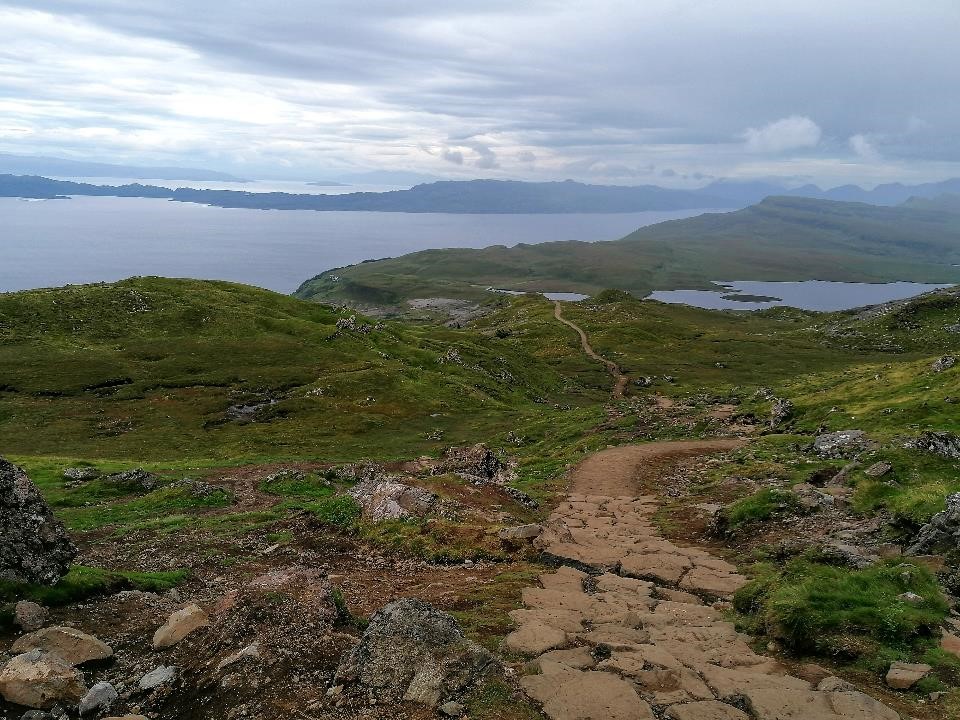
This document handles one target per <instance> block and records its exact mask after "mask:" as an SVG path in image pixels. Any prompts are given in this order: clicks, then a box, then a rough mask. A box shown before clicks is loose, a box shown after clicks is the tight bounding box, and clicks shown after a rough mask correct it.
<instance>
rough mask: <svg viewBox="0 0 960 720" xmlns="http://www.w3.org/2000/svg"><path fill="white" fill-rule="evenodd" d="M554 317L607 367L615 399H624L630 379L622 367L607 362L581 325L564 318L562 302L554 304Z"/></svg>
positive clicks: (590, 353) (586, 350) (590, 354)
mask: <svg viewBox="0 0 960 720" xmlns="http://www.w3.org/2000/svg"><path fill="white" fill-rule="evenodd" d="M553 316H554V317H555V318H556V319H557V320H559V321H560V322H562V323H563V324H564V325H566V326H567V327H569V328H571V329H572V330H574V331H575V332H576V333H577V335H579V336H580V345H581V346H582V347H583V351H584V352H585V353H586V354H587V355H588V356H589V357H591V358H593V359H594V360H596V361H597V362H601V363H603V364H604V365H606V367H607V372H609V373H610V374H611V375H612V376H613V380H614V385H613V397H615V398H620V397H623V391H624V390H626V389H627V382H628V378H627V376H626V375H624V374H623V371H621V370H620V366H619V365H617V364H616V363H615V362H613V361H612V360H607V359H606V358H605V357H603V356H602V355H599V354H598V353H597V352H596V351H595V350H594V349H593V346H591V345H590V339H589V338H588V337H587V333H586V332H584V330H583V328H581V327H580V326H579V325H577V324H575V323H573V322H571V321H569V320H567V319H566V318H565V317H563V308H562V306H561V305H560V301H559V300H556V301H555V302H554V303H553Z"/></svg>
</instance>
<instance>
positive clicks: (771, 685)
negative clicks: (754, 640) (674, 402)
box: [506, 439, 899, 720]
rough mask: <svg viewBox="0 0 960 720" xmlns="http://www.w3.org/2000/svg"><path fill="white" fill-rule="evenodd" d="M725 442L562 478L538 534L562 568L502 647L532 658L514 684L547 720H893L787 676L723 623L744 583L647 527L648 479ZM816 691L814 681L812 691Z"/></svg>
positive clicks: (616, 451)
mask: <svg viewBox="0 0 960 720" xmlns="http://www.w3.org/2000/svg"><path fill="white" fill-rule="evenodd" d="M741 442H742V441H738V440H735V439H723V440H703V441H683V442H662V443H650V444H647V445H634V446H629V447H621V448H611V449H609V450H604V451H602V452H599V453H596V454H594V455H592V456H590V457H589V458H587V459H585V460H584V461H583V462H582V463H581V464H580V465H579V466H578V467H577V468H576V469H575V470H574V471H573V472H572V473H571V494H570V495H569V497H568V499H567V501H566V502H564V503H561V505H560V506H559V507H558V508H557V509H556V510H555V511H554V512H553V514H552V515H551V516H550V519H549V520H548V522H547V523H546V528H547V529H546V530H545V532H544V535H543V536H541V538H540V539H539V542H540V545H541V547H542V549H543V551H544V553H545V554H546V555H547V556H548V557H552V558H553V559H555V560H556V562H558V563H559V564H560V565H561V567H560V569H559V570H558V571H557V572H554V573H550V574H546V575H543V576H541V577H540V586H538V587H530V588H527V589H526V590H524V593H523V601H524V604H525V605H526V608H525V609H523V610H515V611H513V612H512V613H511V617H512V618H513V620H514V621H515V623H516V624H517V630H515V631H514V632H513V633H512V634H511V635H510V636H508V638H507V640H506V646H507V648H508V649H509V650H511V651H513V652H516V653H519V654H522V655H527V656H533V657H534V660H533V661H532V665H533V667H534V669H535V670H537V671H538V673H539V674H536V675H529V676H527V677H524V678H523V679H522V680H521V683H522V685H523V688H524V690H525V691H526V693H527V694H528V695H529V696H530V697H531V698H533V699H534V700H535V701H536V702H538V703H539V704H540V706H541V707H542V708H543V710H544V712H545V713H546V715H547V716H548V717H550V718H553V719H554V720H640V719H643V720H652V719H653V718H664V717H665V718H670V719H671V720H751V719H752V720H801V719H802V720H898V718H899V715H898V714H897V713H896V712H894V711H893V710H891V709H890V708H888V707H886V706H884V705H882V704H881V703H879V702H877V701H876V700H874V699H873V698H871V697H869V696H867V695H865V694H863V693H861V692H858V691H857V690H856V689H855V688H853V687H852V686H850V685H847V684H846V683H844V682H843V681H841V680H839V679H838V678H833V677H826V678H824V677H817V678H805V679H801V678H798V677H794V676H791V675H789V674H787V672H786V669H785V668H784V667H783V666H782V665H780V664H779V663H778V662H777V661H776V660H774V659H772V658H769V657H765V656H763V655H759V654H757V653H755V652H754V651H753V649H752V648H751V647H750V644H749V643H750V640H751V638H749V637H748V636H745V635H742V634H740V633H738V632H737V631H736V630H735V628H734V626H733V625H732V624H731V623H729V622H727V621H725V620H724V618H723V615H722V612H721V608H722V606H719V605H714V604H713V603H714V602H715V601H723V600H725V599H726V598H728V597H729V596H730V595H731V594H732V593H733V592H734V591H736V590H737V589H738V588H739V587H741V586H742V585H743V584H744V583H745V582H746V578H744V577H743V576H741V575H740V574H738V573H737V571H736V568H735V567H734V566H732V565H730V564H729V563H727V562H725V561H724V560H721V559H720V558H718V557H716V556H714V555H712V554H710V553H709V552H707V551H705V550H702V549H699V548H695V547H681V546H678V545H676V544H674V543H672V542H670V541H668V540H666V539H664V538H663V537H662V536H661V535H660V533H659V531H658V530H657V528H656V527H655V525H654V524H653V522H652V516H653V515H654V513H655V512H656V510H657V507H658V498H657V496H656V495H654V494H643V493H644V491H646V492H648V493H649V492H650V490H651V489H655V488H656V487H657V484H658V482H657V481H658V478H659V477H662V476H663V474H664V473H665V472H666V471H668V470H670V469H671V468H672V467H673V466H674V465H675V464H676V463H678V462H680V461H681V460H684V459H688V458H691V457H697V456H702V455H707V454H710V453H716V452H722V451H725V450H729V449H732V448H734V447H736V446H737V445H738V444H740V443H741ZM814 683H816V684H814Z"/></svg>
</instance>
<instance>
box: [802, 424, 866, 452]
mask: <svg viewBox="0 0 960 720" xmlns="http://www.w3.org/2000/svg"><path fill="white" fill-rule="evenodd" d="M869 446H870V442H869V440H868V439H867V434H866V433H865V432H864V431H863V430H839V431H838V432H831V433H824V434H822V435H818V436H817V437H816V438H815V439H814V441H813V451H814V452H815V453H817V455H820V456H821V457H830V458H840V457H846V456H848V455H852V454H856V453H858V452H861V451H863V450H866V449H867V448H868V447H869Z"/></svg>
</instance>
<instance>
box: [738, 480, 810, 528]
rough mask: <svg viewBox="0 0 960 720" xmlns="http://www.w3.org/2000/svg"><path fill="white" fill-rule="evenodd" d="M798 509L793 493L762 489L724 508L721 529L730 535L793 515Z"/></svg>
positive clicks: (798, 505)
mask: <svg viewBox="0 0 960 720" xmlns="http://www.w3.org/2000/svg"><path fill="white" fill-rule="evenodd" d="M799 507H800V504H799V502H798V501H797V498H796V496H795V495H794V494H793V493H791V492H787V491H784V490H777V489H775V488H764V489H762V490H758V491H757V492H755V493H754V494H753V495H748V496H747V497H744V498H741V499H740V500H737V501H736V502H735V503H732V504H731V505H728V506H727V507H725V508H724V509H723V511H722V523H723V529H724V530H725V531H726V532H728V533H731V534H732V533H737V532H743V531H745V530H747V529H749V527H750V526H752V525H754V524H756V523H762V522H765V521H768V520H771V519H773V518H782V517H784V516H786V515H789V514H791V513H795V512H797V511H798V509H799Z"/></svg>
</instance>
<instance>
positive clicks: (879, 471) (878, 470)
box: [863, 462, 893, 478]
mask: <svg viewBox="0 0 960 720" xmlns="http://www.w3.org/2000/svg"><path fill="white" fill-rule="evenodd" d="M891 470H893V465H891V464H890V463H888V462H878V463H874V464H873V465H871V466H870V467H868V468H867V469H866V470H864V471H863V474H864V475H867V476H868V477H875V478H878V477H883V476H884V475H886V474H887V473H888V472H890V471H891Z"/></svg>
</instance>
